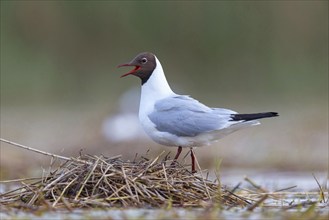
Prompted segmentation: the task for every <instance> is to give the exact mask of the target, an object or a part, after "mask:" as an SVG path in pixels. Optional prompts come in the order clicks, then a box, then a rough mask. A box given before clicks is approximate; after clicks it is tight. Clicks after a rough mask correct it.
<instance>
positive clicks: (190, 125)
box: [148, 96, 235, 137]
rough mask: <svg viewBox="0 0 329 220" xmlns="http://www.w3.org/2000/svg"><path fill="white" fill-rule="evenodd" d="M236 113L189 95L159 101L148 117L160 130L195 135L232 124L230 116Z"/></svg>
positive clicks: (189, 135) (181, 134)
mask: <svg viewBox="0 0 329 220" xmlns="http://www.w3.org/2000/svg"><path fill="white" fill-rule="evenodd" d="M234 113H235V112H233V111H231V110H228V109H214V108H209V107H207V106H205V105H203V104H202V103H200V102H198V101H197V100H195V99H192V98H190V97H188V96H174V97H170V98H166V99H162V100H160V101H158V102H157V103H156V104H155V110H154V112H152V113H151V114H149V115H148V117H149V118H150V120H151V121H152V122H153V123H154V124H155V125H156V128H157V129H158V130H159V131H163V132H168V133H171V134H174V135H177V136H187V137H194V136H197V135H198V134H201V133H204V132H210V131H214V130H220V129H222V128H225V127H227V126H228V125H229V124H230V123H231V124H232V122H230V117H231V114H234Z"/></svg>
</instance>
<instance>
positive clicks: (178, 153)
mask: <svg viewBox="0 0 329 220" xmlns="http://www.w3.org/2000/svg"><path fill="white" fill-rule="evenodd" d="M182 149H183V148H182V147H181V146H178V149H177V153H176V156H175V158H174V160H173V162H172V163H171V165H173V164H174V163H175V162H176V161H177V159H178V157H179V155H180V153H181V152H182Z"/></svg>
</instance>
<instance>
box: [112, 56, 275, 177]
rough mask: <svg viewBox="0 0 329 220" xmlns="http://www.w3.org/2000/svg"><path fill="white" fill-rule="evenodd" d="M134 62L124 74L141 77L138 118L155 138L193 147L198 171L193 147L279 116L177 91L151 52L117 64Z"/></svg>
mask: <svg viewBox="0 0 329 220" xmlns="http://www.w3.org/2000/svg"><path fill="white" fill-rule="evenodd" d="M123 66H134V67H135V68H134V69H132V70H131V71H130V72H128V73H126V74H124V75H122V76H121V77H125V76H128V75H134V76H137V77H139V78H140V79H141V81H142V92H141V100H140V105H139V120H140V123H141V125H142V127H143V129H144V130H145V132H146V134H148V135H149V136H150V137H151V138H152V140H154V141H155V142H157V143H159V144H162V145H166V146H176V147H178V150H177V153H176V156H175V158H174V161H176V160H177V159H178V157H179V155H180V153H181V151H182V147H189V148H191V160H192V172H195V156H194V153H193V150H192V148H193V147H199V146H205V145H209V144H211V143H212V142H215V141H217V140H218V139H220V138H222V137H224V136H226V135H228V134H230V133H232V132H234V131H237V130H240V129H242V128H245V127H248V126H251V125H258V124H260V123H259V122H258V121H257V120H256V119H260V118H269V117H275V116H278V113H276V112H264V113H253V114H238V113H237V112H234V111H232V110H229V109H223V108H210V107H208V106H206V105H204V104H202V103H200V102H199V101H197V100H195V99H193V98H191V97H189V96H186V95H177V94H176V93H174V92H173V91H172V90H171V88H170V86H169V84H168V82H167V80H166V77H165V74H164V72H163V69H162V66H161V64H160V62H159V60H158V59H157V57H156V56H155V55H154V54H152V53H149V52H144V53H140V54H138V55H137V56H136V57H135V58H134V59H133V60H132V61H130V62H129V63H126V64H121V65H119V66H118V67H123Z"/></svg>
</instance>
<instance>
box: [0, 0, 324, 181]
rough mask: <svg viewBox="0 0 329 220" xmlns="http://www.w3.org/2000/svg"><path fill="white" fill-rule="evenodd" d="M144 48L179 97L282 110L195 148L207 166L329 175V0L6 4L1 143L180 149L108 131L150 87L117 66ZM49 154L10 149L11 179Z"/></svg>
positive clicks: (102, 150) (99, 149)
mask: <svg viewBox="0 0 329 220" xmlns="http://www.w3.org/2000/svg"><path fill="white" fill-rule="evenodd" d="M143 51H150V52H153V53H155V54H156V55H157V57H158V58H159V60H160V61H161V63H162V66H163V67H164V70H165V73H166V76H167V79H168V81H169V83H170V84H171V85H172V87H173V88H174V89H175V91H176V92H177V93H182V94H189V95H191V96H193V97H194V98H197V99H199V100H201V101H202V102H203V103H205V104H207V105H210V106H214V107H225V108H230V109H233V110H236V111H238V112H241V113H247V112H262V111H278V112H279V113H280V117H279V118H275V119H268V120H264V121H263V123H262V125H261V126H258V127H255V128H250V129H246V130H245V131H241V132H238V133H235V134H232V135H231V136H229V137H227V138H224V139H223V140H222V141H220V142H218V144H215V145H214V146H212V147H207V148H202V149H197V150H196V154H197V155H198V156H199V157H198V158H199V160H200V163H201V166H202V167H205V168H207V167H208V168H211V167H213V166H214V161H215V160H217V159H218V158H222V159H223V166H227V167H229V166H231V167H237V168H241V167H244V168H246V167H251V168H259V167H263V168H267V169H303V170H304V169H307V170H327V169H328V1H202V2H201V1H200V2H199V1H191V2H190V1H177V2H176V1H139V2H137V1H1V137H2V138H6V139H10V140H12V141H16V142H19V143H22V144H25V145H28V146H30V147H36V148H38V149H42V150H46V151H49V152H53V153H59V154H62V155H65V156H69V155H77V154H78V153H79V150H80V149H83V152H84V153H91V154H98V155H99V154H104V155H108V156H111V155H116V154H122V155H123V156H124V158H127V159H132V158H133V157H134V156H135V154H136V153H139V154H143V153H144V152H146V150H147V149H148V148H151V152H150V154H152V155H156V154H158V153H159V152H161V151H162V150H163V149H164V150H166V151H175V150H176V149H174V148H162V147H161V146H159V145H157V144H154V143H153V142H152V141H151V140H149V139H146V138H142V139H140V138H136V140H130V141H127V142H120V143H117V142H116V143H112V142H111V141H107V140H106V139H105V138H104V135H103V134H102V124H103V122H104V120H105V119H106V118H107V117H109V116H111V115H113V114H119V113H120V110H119V108H118V105H119V99H120V97H121V96H122V94H123V93H125V91H127V90H129V89H131V88H134V87H137V88H138V87H139V85H140V82H139V80H138V79H137V78H133V77H130V78H124V79H120V78H119V77H120V75H122V74H123V73H125V72H126V71H127V69H117V68H116V66H117V65H118V64H121V63H124V62H127V61H130V60H131V59H132V58H133V57H134V56H135V55H136V54H137V53H139V52H143ZM137 91H138V90H137ZM136 93H138V92H136ZM136 99H137V101H138V94H137V98H136ZM127 132H129V130H128V131H127ZM45 159H46V161H47V160H48V159H49V158H44V157H42V156H40V155H35V154H32V153H30V152H25V151H23V150H20V149H16V148H13V147H12V146H9V145H7V144H4V143H1V167H2V170H1V173H2V174H3V175H4V176H8V175H9V176H10V175H21V174H22V173H25V172H26V167H38V166H40V164H44V161H45ZM187 160H188V159H187ZM17 161H19V163H17ZM31 161H32V162H31ZM13 172H15V173H13Z"/></svg>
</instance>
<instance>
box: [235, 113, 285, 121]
mask: <svg viewBox="0 0 329 220" xmlns="http://www.w3.org/2000/svg"><path fill="white" fill-rule="evenodd" d="M276 116H279V114H278V113H277V112H262V113H251V114H232V115H231V121H252V120H256V119H260V118H271V117H276Z"/></svg>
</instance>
